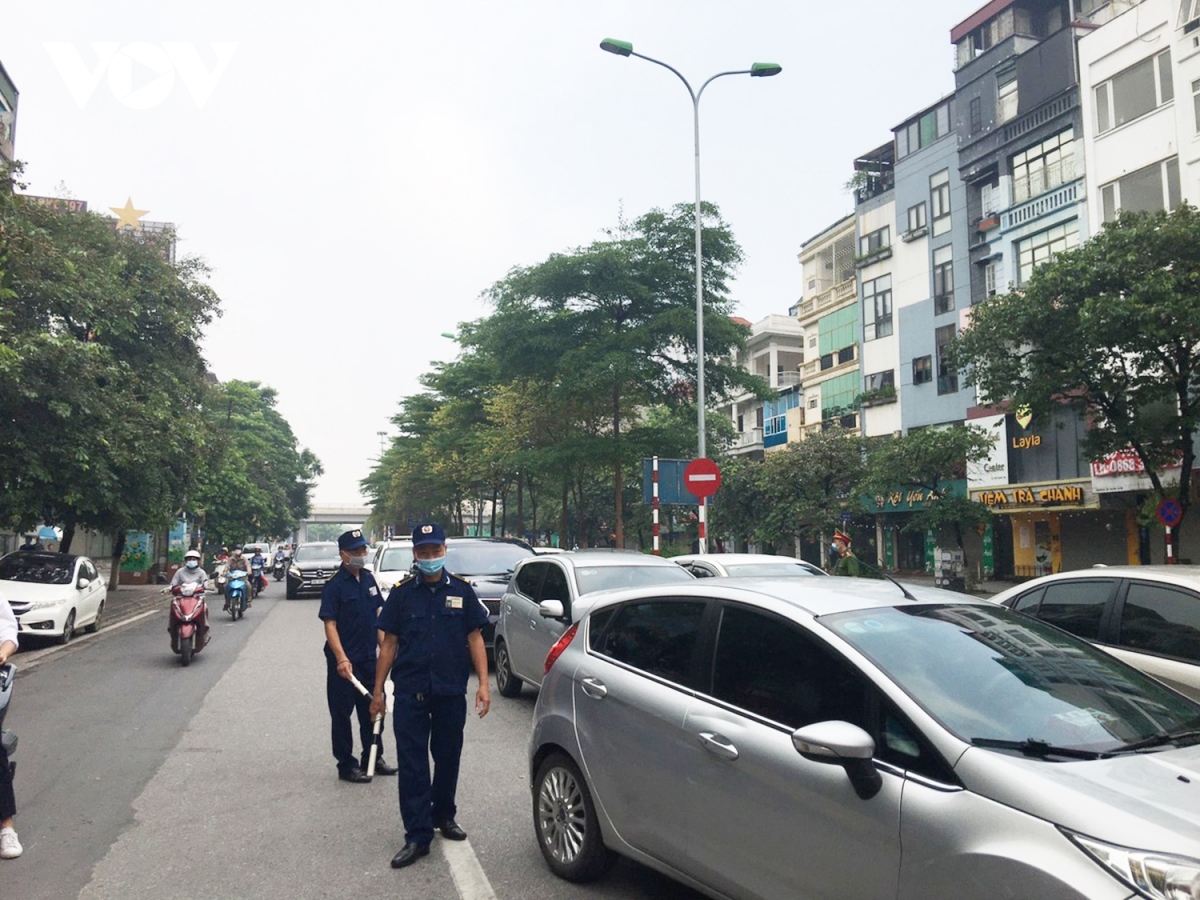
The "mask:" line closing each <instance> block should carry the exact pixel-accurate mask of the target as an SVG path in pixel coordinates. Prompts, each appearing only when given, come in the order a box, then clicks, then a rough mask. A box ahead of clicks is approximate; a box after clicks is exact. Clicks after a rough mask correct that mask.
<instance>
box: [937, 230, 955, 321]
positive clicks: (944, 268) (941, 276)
mask: <svg viewBox="0 0 1200 900" xmlns="http://www.w3.org/2000/svg"><path fill="white" fill-rule="evenodd" d="M952 309H954V248H953V247H951V246H950V245H949V244H947V245H946V246H945V247H938V248H937V249H936V250H934V251H933V314H934V315H935V316H940V315H941V314H942V313H948V312H950V310H952Z"/></svg>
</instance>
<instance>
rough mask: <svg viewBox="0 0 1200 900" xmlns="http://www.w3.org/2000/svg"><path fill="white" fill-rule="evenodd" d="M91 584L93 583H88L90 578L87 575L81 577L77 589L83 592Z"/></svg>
mask: <svg viewBox="0 0 1200 900" xmlns="http://www.w3.org/2000/svg"><path fill="white" fill-rule="evenodd" d="M89 584H91V582H90V581H88V577H87V576H86V575H80V576H79V580H78V581H77V582H75V589H76V590H79V591H82V590H83V589H84V588H85V587H87V586H88V585H89Z"/></svg>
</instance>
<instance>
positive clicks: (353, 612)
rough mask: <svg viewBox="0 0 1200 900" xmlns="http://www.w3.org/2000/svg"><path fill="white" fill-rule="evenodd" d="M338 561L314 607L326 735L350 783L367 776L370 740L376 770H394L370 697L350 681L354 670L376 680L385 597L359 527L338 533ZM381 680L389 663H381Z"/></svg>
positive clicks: (365, 678)
mask: <svg viewBox="0 0 1200 900" xmlns="http://www.w3.org/2000/svg"><path fill="white" fill-rule="evenodd" d="M338 555H339V556H341V558H342V565H341V567H340V568H338V570H337V572H336V573H335V574H334V576H333V577H332V578H330V579H329V581H327V582H326V583H325V587H324V589H323V590H322V591H321V609H320V611H319V612H318V613H317V615H318V616H320V618H321V620H322V621H323V622H324V623H325V699H326V700H327V702H328V704H329V719H330V737H331V740H332V743H333V758H334V759H336V760H337V770H338V778H340V779H341V780H342V781H349V782H353V783H354V784H365V783H366V782H368V781H370V780H371V778H370V776H368V775H367V762H368V760H369V759H370V755H371V744H372V742H374V741H378V742H379V751H378V755H377V756H376V758H375V774H377V775H395V774H396V769H395V767H394V766H389V765H388V764H387V763H385V762H384V761H383V738H382V737H376V736H375V735H374V733H373V732H374V728H373V721H374V720H373V718H372V715H371V709H370V707H371V698H370V697H365V696H363V694H362V693H360V692H359V690H358V688H356V687H355V686H354V684H353V682H351V681H350V676H351V675H353V676H354V677H355V678H357V679H358V680H359V681H360V682H361V683H362V684H364V685H368V684H371V685H373V684H375V683H376V678H375V674H376V668H375V667H376V657H377V655H378V650H379V632H378V630H377V628H376V624H377V621H378V618H379V608H380V606H381V605H382V603H383V597H382V596H381V595H380V593H379V586H378V585H377V584H376V583H375V576H374V575H372V574H371V573H370V572H368V571H366V569H365V568H364V566H365V565H366V562H367V541H366V538H364V537H363V533H362V531H360V530H359V529H357V528H356V529H354V530H353V531H347V532H346V533H345V534H343V535H341V536H340V537H339V538H338ZM383 672H384V676H385V680H386V675H387V669H386V668H384V669H383ZM351 713H355V714H357V716H358V734H359V739H360V742H361V743H360V746H361V747H362V756H361V758H356V757H355V756H354V736H353V733H352V731H351V728H350V714H351Z"/></svg>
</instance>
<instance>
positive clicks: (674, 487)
mask: <svg viewBox="0 0 1200 900" xmlns="http://www.w3.org/2000/svg"><path fill="white" fill-rule="evenodd" d="M690 462H691V460H690V459H660V460H659V461H658V502H659V505H662V506H665V505H666V504H668V503H674V504H682V505H686V506H695V505H696V504H697V503H699V502H700V501H698V500H697V499H696V498H695V496H694V495H693V494H692V492H691V491H689V490H688V489H687V486H686V485H685V484H684V483H683V470H684V469H686V468H687V467H688V463H690ZM642 502H643V503H646V504H651V503H653V502H654V461H653V460H652V459H649V458H647V459H643V460H642Z"/></svg>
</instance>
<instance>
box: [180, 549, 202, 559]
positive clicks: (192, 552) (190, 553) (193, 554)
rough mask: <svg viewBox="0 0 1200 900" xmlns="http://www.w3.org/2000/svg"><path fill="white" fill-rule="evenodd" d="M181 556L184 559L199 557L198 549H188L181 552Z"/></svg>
mask: <svg viewBox="0 0 1200 900" xmlns="http://www.w3.org/2000/svg"><path fill="white" fill-rule="evenodd" d="M183 558H184V559H199V558H200V551H199V550H189V551H188V552H187V553H185V554H183Z"/></svg>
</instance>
